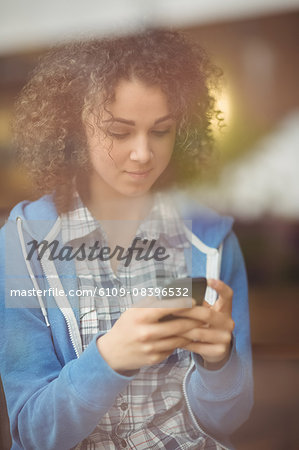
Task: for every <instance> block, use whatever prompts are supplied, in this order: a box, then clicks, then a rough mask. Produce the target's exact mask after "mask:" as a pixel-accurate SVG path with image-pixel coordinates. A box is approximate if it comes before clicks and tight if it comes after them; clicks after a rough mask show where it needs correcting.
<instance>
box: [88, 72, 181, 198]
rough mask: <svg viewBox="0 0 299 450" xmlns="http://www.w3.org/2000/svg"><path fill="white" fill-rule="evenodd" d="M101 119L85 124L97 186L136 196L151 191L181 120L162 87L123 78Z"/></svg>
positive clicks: (105, 190)
mask: <svg viewBox="0 0 299 450" xmlns="http://www.w3.org/2000/svg"><path fill="white" fill-rule="evenodd" d="M107 109H108V110H109V112H106V111H105V112H104V114H103V117H102V118H101V122H100V127H98V126H97V117H96V116H95V115H90V116H89V117H88V118H87V119H88V120H87V121H88V122H90V123H91V125H93V129H92V128H91V127H90V126H88V124H87V123H86V122H85V125H84V126H85V131H86V136H87V142H88V151H89V156H90V161H91V165H92V174H91V177H92V180H91V182H92V183H93V186H96V190H97V189H99V190H101V191H99V192H105V193H106V194H107V195H109V193H113V195H115V194H117V193H118V194H120V195H122V196H129V197H136V196H142V195H144V194H146V193H147V192H148V191H149V190H150V188H151V187H152V185H153V184H154V183H155V181H156V180H157V179H158V177H159V176H160V175H161V174H162V173H163V171H164V170H165V168H166V167H167V165H168V163H169V161H170V158H171V155H172V151H173V147H174V141H175V133H176V123H175V120H174V119H173V118H172V117H171V115H170V111H169V106H168V102H167V98H166V96H165V94H164V93H163V92H162V90H161V89H160V87H159V86H148V85H146V84H144V83H143V82H141V81H138V80H132V81H127V80H121V81H120V82H119V83H118V84H117V86H116V89H115V100H114V101H113V102H112V103H111V104H110V105H109V106H108V108H107Z"/></svg>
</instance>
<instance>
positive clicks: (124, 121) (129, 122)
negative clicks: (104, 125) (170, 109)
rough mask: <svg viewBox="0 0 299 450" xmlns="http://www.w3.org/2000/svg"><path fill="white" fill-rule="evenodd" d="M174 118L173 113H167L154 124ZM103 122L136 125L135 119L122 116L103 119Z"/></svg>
mask: <svg viewBox="0 0 299 450" xmlns="http://www.w3.org/2000/svg"><path fill="white" fill-rule="evenodd" d="M169 119H173V117H172V115H171V114H167V116H163V117H160V118H159V119H157V120H155V123H154V125H157V124H158V123H161V122H164V121H166V120H169ZM103 122H113V123H114V122H119V123H124V124H125V125H130V126H132V127H134V126H135V125H136V123H135V122H134V121H133V120H127V119H123V118H121V117H112V118H111V119H107V120H103Z"/></svg>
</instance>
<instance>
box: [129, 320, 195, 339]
mask: <svg viewBox="0 0 299 450" xmlns="http://www.w3.org/2000/svg"><path fill="white" fill-rule="evenodd" d="M196 326H197V323H196V322H195V321H194V320H190V319H174V320H171V321H168V322H155V323H152V324H146V325H144V326H141V327H139V331H138V340H139V342H154V341H157V340H159V339H165V338H168V337H173V336H181V335H183V334H184V333H187V331H190V330H191V329H192V328H195V327H196Z"/></svg>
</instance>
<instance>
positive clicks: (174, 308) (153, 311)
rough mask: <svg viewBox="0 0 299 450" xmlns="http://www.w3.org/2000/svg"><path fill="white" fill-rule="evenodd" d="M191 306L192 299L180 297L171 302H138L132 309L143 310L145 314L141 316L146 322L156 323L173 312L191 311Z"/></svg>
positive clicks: (152, 300) (155, 300) (153, 300)
mask: <svg viewBox="0 0 299 450" xmlns="http://www.w3.org/2000/svg"><path fill="white" fill-rule="evenodd" d="M192 306H193V302H192V299H191V298H189V297H180V298H176V299H173V300H168V299H167V300H159V299H152V298H150V300H147V301H144V302H142V303H141V302H140V303H139V302H138V303H136V304H135V305H134V306H133V307H134V308H135V307H137V308H144V309H145V313H144V315H143V316H142V317H143V318H144V320H145V321H147V322H156V321H158V320H159V319H160V318H162V317H163V316H166V315H168V314H173V313H175V312H179V311H184V310H185V309H187V310H188V309H191V308H192Z"/></svg>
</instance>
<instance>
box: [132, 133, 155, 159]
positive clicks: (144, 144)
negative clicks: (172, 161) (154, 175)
mask: <svg viewBox="0 0 299 450" xmlns="http://www.w3.org/2000/svg"><path fill="white" fill-rule="evenodd" d="M152 157H153V152H152V150H151V145H150V142H149V137H148V136H139V137H136V140H135V142H134V143H133V148H132V151H131V153H130V159H131V161H137V162H139V163H141V164H146V163H147V162H149V161H150V159H151V158H152Z"/></svg>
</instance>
